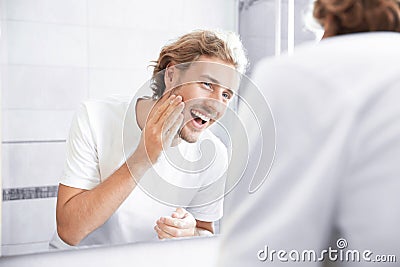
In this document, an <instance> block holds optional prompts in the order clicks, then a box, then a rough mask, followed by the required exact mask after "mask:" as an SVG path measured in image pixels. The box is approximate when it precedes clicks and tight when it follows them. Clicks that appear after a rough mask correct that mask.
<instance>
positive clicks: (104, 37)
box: [89, 28, 176, 69]
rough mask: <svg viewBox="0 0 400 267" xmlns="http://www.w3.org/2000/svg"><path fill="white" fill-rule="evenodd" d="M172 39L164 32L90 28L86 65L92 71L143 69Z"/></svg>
mask: <svg viewBox="0 0 400 267" xmlns="http://www.w3.org/2000/svg"><path fill="white" fill-rule="evenodd" d="M167 36H168V37H167ZM175 37H176V36H175V35H168V34H167V33H166V32H163V31H151V32H149V31H139V30H132V29H116V28H113V29H110V28H92V29H90V32H89V65H90V67H91V68H130V69H131V68H146V67H147V66H148V65H149V64H150V61H152V60H155V59H157V57H158V54H159V52H160V49H161V47H162V46H164V45H165V43H166V40H168V39H171V38H175Z"/></svg>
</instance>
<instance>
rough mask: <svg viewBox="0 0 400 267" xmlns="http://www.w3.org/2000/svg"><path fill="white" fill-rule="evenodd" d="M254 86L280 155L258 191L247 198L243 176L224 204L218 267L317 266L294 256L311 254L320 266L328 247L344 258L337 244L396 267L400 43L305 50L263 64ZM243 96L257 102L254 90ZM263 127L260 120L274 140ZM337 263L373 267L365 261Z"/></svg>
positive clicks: (343, 40) (372, 41) (342, 43)
mask: <svg viewBox="0 0 400 267" xmlns="http://www.w3.org/2000/svg"><path fill="white" fill-rule="evenodd" d="M253 78H254V79H253V80H254V82H255V84H256V85H258V88H259V89H260V90H261V91H262V93H263V94H264V95H265V98H266V99H267V100H268V103H269V105H270V107H271V110H272V114H273V117H274V120H275V127H276V155H275V160H274V163H273V165H272V168H271V171H270V174H269V175H268V177H267V179H266V180H265V182H264V184H263V185H262V186H261V187H260V189H259V190H258V191H256V192H255V193H253V194H249V193H248V191H247V189H248V185H249V183H250V179H251V178H252V177H249V176H248V175H246V174H245V177H244V178H243V179H244V182H243V183H242V185H241V186H238V187H237V188H235V192H233V196H232V197H231V198H230V200H231V202H228V200H226V201H225V206H226V210H225V214H226V215H225V216H224V219H223V220H222V225H221V226H222V233H221V234H222V237H223V240H222V243H221V251H220V256H221V257H220V261H219V263H218V264H217V266H230V267H232V266H267V265H268V266H277V265H281V264H284V266H292V265H295V266H320V265H321V262H319V261H309V260H304V261H302V260H301V258H300V260H298V262H294V261H293V260H292V259H291V258H290V256H291V257H292V258H294V259H295V258H296V253H297V252H299V253H300V255H301V253H303V251H305V250H314V251H315V252H316V253H317V257H320V256H321V252H323V250H324V249H329V246H331V248H332V249H336V250H338V251H340V249H339V247H338V246H337V244H336V242H337V240H339V239H338V238H344V239H345V240H346V242H347V247H346V248H344V249H342V251H345V252H346V251H347V250H358V251H359V252H360V253H361V255H360V257H361V258H362V256H363V255H362V253H363V252H364V251H365V250H370V251H372V253H373V254H372V255H367V256H370V258H371V260H373V259H375V258H374V257H375V256H377V255H378V254H379V255H396V256H397V261H399V259H400V228H399V226H400V206H399V203H400V34H399V33H382V32H381V33H363V34H352V35H344V36H338V37H332V38H328V39H325V40H322V41H321V42H320V43H319V44H307V45H304V46H303V47H299V48H297V49H296V50H295V52H294V54H293V55H291V56H282V57H281V58H279V59H265V60H264V61H262V62H261V63H260V64H259V65H258V66H257V67H256V69H255V71H254V76H253ZM243 94H244V95H242V96H243V97H244V98H245V99H251V96H250V95H251V94H252V92H250V90H244V91H243ZM253 94H254V91H253ZM240 112H241V110H239V113H240ZM241 115H244V116H245V114H241ZM265 117H267V116H265V115H260V114H259V118H260V120H261V124H262V125H263V127H264V128H265V129H264V130H265V131H267V132H268V131H270V130H269V129H267V128H268V127H271V124H270V123H268V122H264V123H263V121H262V120H263V118H265ZM263 141H264V142H268V140H267V139H264V140H263ZM255 150H256V147H254V148H253V150H252V151H255ZM260 164H267V165H269V162H264V163H260ZM231 166H233V167H234V166H236V165H235V162H232V163H231V164H230V167H231ZM230 173H231V172H228V176H230ZM345 244H346V243H345V242H343V240H341V243H339V245H340V246H344V245H345ZM266 247H267V250H268V252H266ZM272 250H275V254H273V259H271V252H272ZM280 250H283V252H280V254H279V256H280V257H281V259H282V260H280V259H278V251H280ZM292 250H296V251H297V252H296V251H294V252H291V251H292ZM260 251H261V253H260V255H258V253H259V252H260ZM262 251H264V253H263V252H262ZM285 252H286V254H285ZM265 253H268V258H267V259H265V261H261V260H259V259H258V258H259V257H260V258H261V259H262V260H263V259H264V258H265V257H266V254H265ZM289 253H292V254H291V255H290V254H289ZM306 253H308V252H306ZM367 254H369V253H368V252H367ZM336 255H338V254H336ZM285 259H286V260H287V262H285ZM325 259H326V260H327V259H328V255H325ZM337 262H339V264H341V266H342V265H347V264H349V265H351V266H367V265H368V266H369V264H368V263H366V261H364V260H363V259H361V260H360V261H359V262H353V261H348V262H346V261H340V260H337ZM370 264H372V265H373V266H378V265H379V263H378V262H374V263H370ZM381 264H382V265H379V266H393V265H392V264H396V263H392V264H390V263H387V262H386V263H381ZM372 265H371V266H372ZM397 266H398V263H397Z"/></svg>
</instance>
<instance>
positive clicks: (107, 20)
mask: <svg viewBox="0 0 400 267" xmlns="http://www.w3.org/2000/svg"><path fill="white" fill-rule="evenodd" d="M182 4H183V0H169V1H158V0H150V1H141V2H137V1H131V0H88V11H89V12H88V23H89V25H91V26H113V27H123V28H127V27H128V28H136V29H141V30H143V29H149V30H160V29H164V30H166V29H169V30H171V29H174V30H175V29H176V28H180V26H181V24H182V20H181V18H179V16H181V15H182V13H183V5H182Z"/></svg>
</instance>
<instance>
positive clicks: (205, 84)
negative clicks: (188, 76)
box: [202, 82, 213, 89]
mask: <svg viewBox="0 0 400 267" xmlns="http://www.w3.org/2000/svg"><path fill="white" fill-rule="evenodd" d="M202 84H203V85H204V86H205V87H206V88H207V89H213V87H212V83H208V82H202Z"/></svg>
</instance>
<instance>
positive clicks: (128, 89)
mask: <svg viewBox="0 0 400 267" xmlns="http://www.w3.org/2000/svg"><path fill="white" fill-rule="evenodd" d="M150 78H151V72H150V71H148V70H147V68H146V67H145V66H143V68H142V69H128V70H125V69H91V70H90V71H89V84H90V86H89V97H90V98H104V97H106V96H109V95H112V94H117V95H128V96H133V95H134V94H135V93H136V92H137V90H138V89H139V88H140V87H142V86H143V85H144V84H145V83H146V82H147V81H148V80H149V79H150ZM148 92H149V94H148V95H151V90H150V89H149V90H148Z"/></svg>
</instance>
